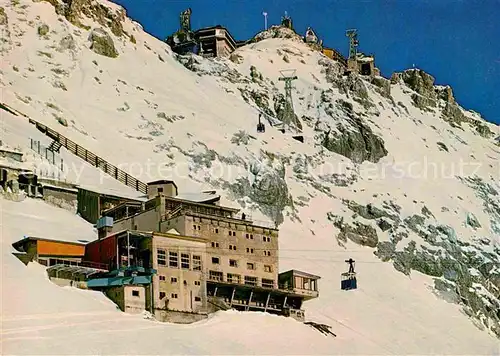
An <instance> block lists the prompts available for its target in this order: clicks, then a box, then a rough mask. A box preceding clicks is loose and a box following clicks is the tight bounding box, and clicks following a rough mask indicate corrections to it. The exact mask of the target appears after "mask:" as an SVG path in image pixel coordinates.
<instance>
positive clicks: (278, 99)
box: [274, 93, 302, 130]
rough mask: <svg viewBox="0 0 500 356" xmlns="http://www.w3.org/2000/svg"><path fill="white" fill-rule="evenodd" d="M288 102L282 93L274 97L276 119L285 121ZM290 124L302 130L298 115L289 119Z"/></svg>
mask: <svg viewBox="0 0 500 356" xmlns="http://www.w3.org/2000/svg"><path fill="white" fill-rule="evenodd" d="M286 105H287V103H286V100H285V96H284V95H283V94H281V93H277V94H276V95H275V96H274V111H275V112H276V118H277V119H278V120H280V121H282V122H283V121H285V119H286V117H285V116H286V114H287V113H286ZM289 120H290V121H289V122H290V124H291V125H292V126H296V127H297V128H299V129H300V130H302V123H301V122H300V120H299V117H298V116H297V114H295V113H293V115H292V117H291V118H289Z"/></svg>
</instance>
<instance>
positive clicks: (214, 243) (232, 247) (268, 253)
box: [211, 241, 271, 256]
mask: <svg viewBox="0 0 500 356" xmlns="http://www.w3.org/2000/svg"><path fill="white" fill-rule="evenodd" d="M211 245H212V248H219V246H220V245H219V243H218V242H214V241H212V243H211ZM229 250H231V251H236V250H237V249H236V245H229ZM247 253H254V249H253V248H251V247H247ZM262 253H263V255H264V256H271V251H268V250H266V251H262Z"/></svg>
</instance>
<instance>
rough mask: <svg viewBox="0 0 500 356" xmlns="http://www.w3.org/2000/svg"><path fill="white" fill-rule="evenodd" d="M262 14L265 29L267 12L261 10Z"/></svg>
mask: <svg viewBox="0 0 500 356" xmlns="http://www.w3.org/2000/svg"><path fill="white" fill-rule="evenodd" d="M262 15H264V29H265V30H266V31H267V12H265V11H264V12H263V13H262Z"/></svg>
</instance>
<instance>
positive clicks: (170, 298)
mask: <svg viewBox="0 0 500 356" xmlns="http://www.w3.org/2000/svg"><path fill="white" fill-rule="evenodd" d="M158 250H160V251H165V257H166V261H165V263H166V265H159V263H158ZM152 252H153V268H154V269H156V270H157V271H158V273H157V274H156V275H155V276H154V277H153V290H154V306H155V309H162V310H174V311H187V312H195V313H199V312H204V310H205V307H206V288H205V283H204V275H203V266H204V265H206V252H205V243H203V242H197V241H188V240H181V239H174V238H167V237H160V236H155V237H154V238H153V248H152ZM170 252H173V253H177V267H170V264H169V262H170V259H169V253H170ZM181 254H186V255H189V269H187V268H182V265H181V262H182V261H181ZM193 256H199V257H200V259H201V270H200V271H196V270H194V269H193V265H194V264H193ZM160 278H161V280H160ZM160 293H165V295H164V296H163V297H162V298H160Z"/></svg>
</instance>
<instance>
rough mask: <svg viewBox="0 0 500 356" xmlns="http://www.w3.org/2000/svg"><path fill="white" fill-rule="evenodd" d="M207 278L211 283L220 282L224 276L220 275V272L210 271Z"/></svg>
mask: <svg viewBox="0 0 500 356" xmlns="http://www.w3.org/2000/svg"><path fill="white" fill-rule="evenodd" d="M208 276H209V278H210V279H211V280H212V281H219V282H222V281H223V279H224V275H223V274H222V272H217V271H210V272H209V274H208Z"/></svg>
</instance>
